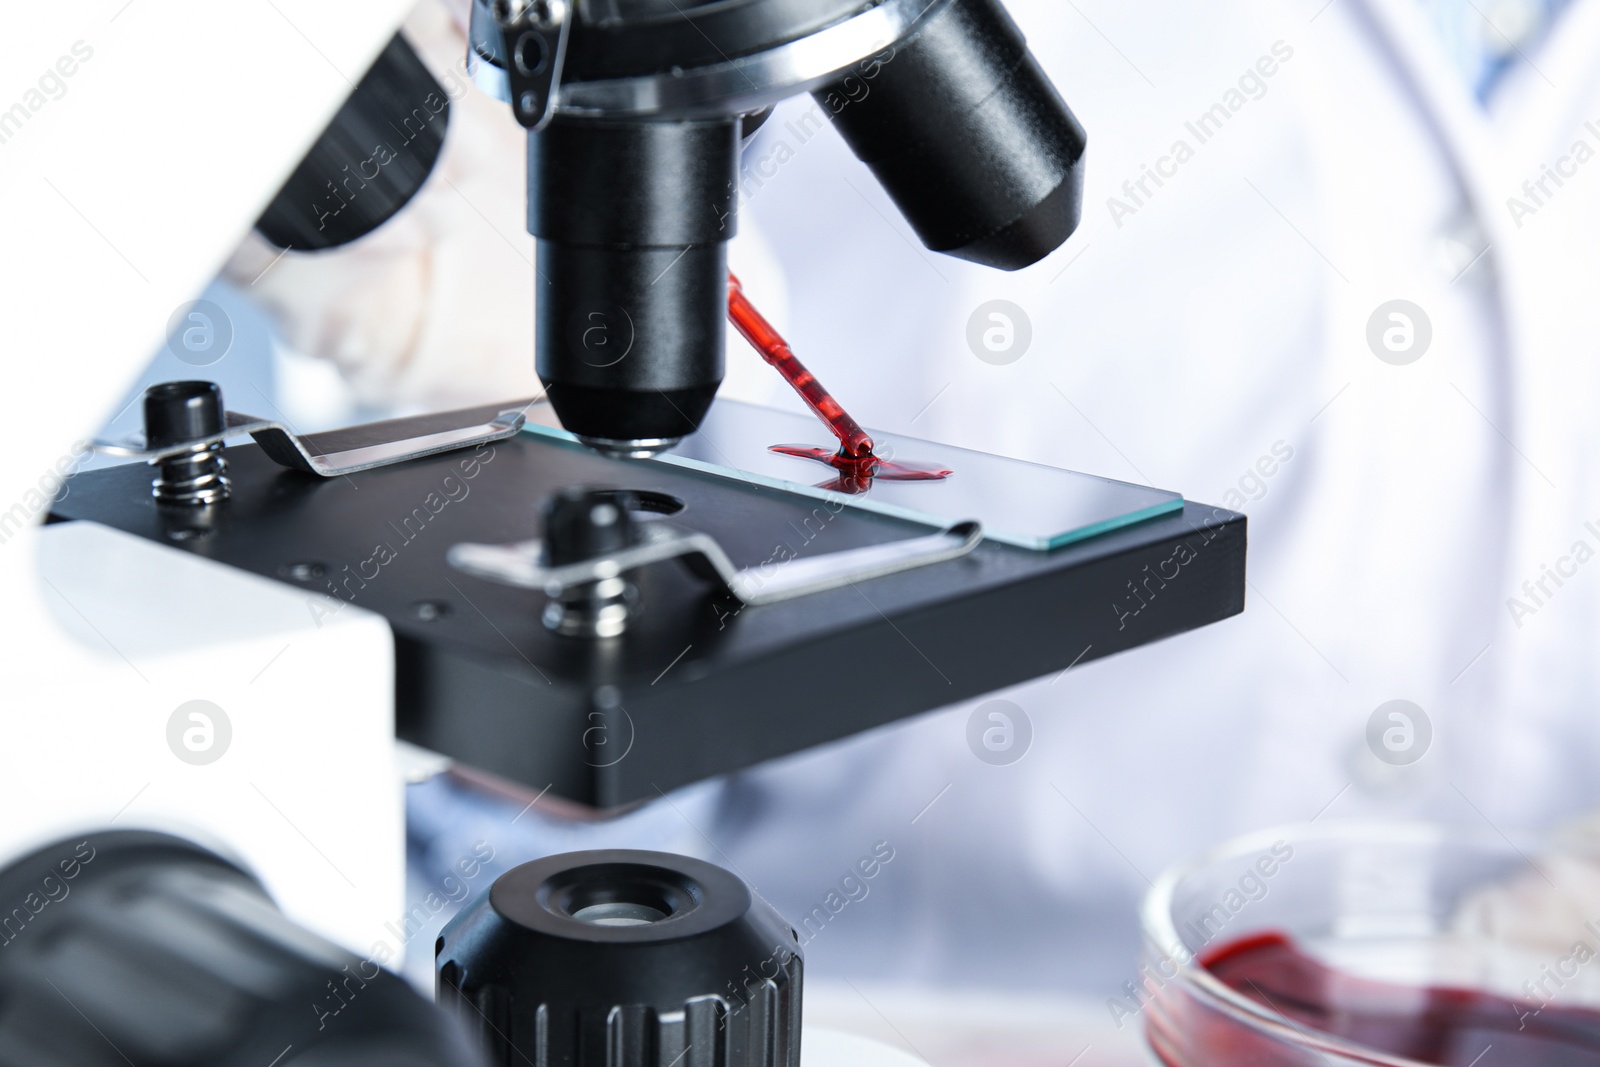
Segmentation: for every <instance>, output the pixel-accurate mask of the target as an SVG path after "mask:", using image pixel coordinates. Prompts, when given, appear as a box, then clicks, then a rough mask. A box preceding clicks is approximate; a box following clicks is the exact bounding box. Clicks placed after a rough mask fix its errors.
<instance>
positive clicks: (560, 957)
mask: <svg viewBox="0 0 1600 1067" xmlns="http://www.w3.org/2000/svg"><path fill="white" fill-rule="evenodd" d="M597 905H599V906H600V907H598V908H597V907H596V906H597ZM617 906H621V907H622V908H624V909H627V910H628V911H630V912H632V913H634V914H638V913H644V914H648V915H651V916H652V917H654V918H653V921H646V920H638V919H636V920H634V924H633V925H597V924H596V923H594V922H586V921H583V919H582V916H583V915H584V914H586V912H587V910H603V909H604V908H606V907H611V908H616V907H617ZM435 962H436V967H437V970H436V974H437V977H438V989H437V992H438V999H439V1003H440V1005H441V1006H443V1007H446V1008H455V1009H456V1011H457V1013H458V1016H459V1018H461V1019H462V1020H463V1021H464V1022H465V1023H466V1024H467V1025H469V1026H471V1027H473V1028H474V1029H476V1030H477V1031H478V1033H479V1036H480V1040H481V1041H482V1043H483V1045H484V1046H485V1048H486V1049H487V1051H488V1053H489V1056H490V1058H491V1059H492V1060H493V1062H495V1063H526V1064H528V1065H529V1067H664V1065H667V1064H671V1065H673V1067H799V1063H800V1018H801V988H802V981H803V963H802V960H801V951H800V943H799V938H798V937H797V936H796V934H795V931H794V930H793V928H792V927H790V925H789V923H788V922H786V921H785V920H784V919H783V918H782V917H781V916H780V915H779V914H778V913H777V912H776V911H775V910H773V908H772V906H771V905H769V904H767V903H766V902H765V901H763V900H761V899H760V898H759V897H757V896H756V895H755V894H754V893H752V892H751V891H750V889H749V887H747V886H746V885H745V884H744V882H743V881H741V880H740V879H739V878H737V877H736V876H734V875H733V874H730V873H729V872H727V871H725V870H723V869H722V868H720V867H716V866H713V865H712V864H709V863H704V862H701V861H699V860H693V859H687V858H685V857H682V856H672V855H667V854H665V853H660V852H636V851H625V850H610V851H600V852H576V853H569V854H567V855H562V856H551V857H548V858H546V859H541V860H536V861H534V862H533V863H527V864H523V865H522V866H520V867H516V868H513V869H512V870H510V871H507V872H506V873H505V874H503V875H501V876H500V877H499V878H498V879H497V880H496V881H495V883H494V885H493V886H492V887H491V888H490V890H489V892H488V893H486V894H484V895H483V896H480V897H479V898H478V899H477V900H476V901H475V902H473V904H471V905H470V906H469V907H467V908H466V909H464V910H463V911H462V912H461V913H460V914H458V915H457V916H456V917H455V918H454V919H452V920H451V921H450V923H449V924H448V925H447V926H446V927H445V929H444V933H443V935H442V936H441V937H440V938H439V942H438V946H437V951H436V953H435Z"/></svg>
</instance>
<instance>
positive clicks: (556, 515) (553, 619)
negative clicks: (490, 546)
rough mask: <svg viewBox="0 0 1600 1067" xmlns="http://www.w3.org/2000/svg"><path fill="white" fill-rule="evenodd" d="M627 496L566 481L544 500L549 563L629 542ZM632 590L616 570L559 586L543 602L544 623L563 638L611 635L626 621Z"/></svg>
mask: <svg viewBox="0 0 1600 1067" xmlns="http://www.w3.org/2000/svg"><path fill="white" fill-rule="evenodd" d="M635 506H636V504H635V502H634V498H633V495H632V494H630V493H626V492H614V491H611V490H604V489H588V488H584V487H582V486H570V487H568V488H566V489H563V490H561V491H560V492H558V493H556V494H555V495H553V496H552V497H551V498H550V499H549V500H547V501H546V502H545V504H544V508H543V512H544V556H545V563H546V564H547V565H549V566H561V565H563V564H567V563H575V562H578V561H581V560H588V559H594V558H596V557H598V556H603V555H606V554H607V553H611V552H616V551H619V550H621V549H623V548H626V547H628V546H629V545H631V544H633V543H634V540H635V538H636V533H635V527H634V523H633V516H632V514H631V513H630V512H631V509H632V508H633V507H635ZM636 599H637V593H636V591H635V590H634V588H633V584H632V583H631V582H629V581H628V579H627V577H626V576H624V575H622V574H612V575H608V576H606V577H604V578H602V579H600V580H599V581H596V582H591V583H588V584H586V585H581V586H575V587H573V588H570V589H566V590H562V591H560V592H558V593H555V594H553V595H552V596H551V599H550V602H549V603H548V604H547V605H545V610H544V624H545V626H547V627H549V628H550V629H551V630H554V631H555V632H556V633H559V634H565V635H567V636H569V637H616V636H618V635H619V634H621V633H622V632H623V631H624V630H626V629H627V626H628V618H629V616H630V615H631V614H632V613H633V605H634V601H635V600H636Z"/></svg>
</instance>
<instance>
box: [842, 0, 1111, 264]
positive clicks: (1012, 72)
mask: <svg viewBox="0 0 1600 1067" xmlns="http://www.w3.org/2000/svg"><path fill="white" fill-rule="evenodd" d="M863 90H865V91H863ZM815 95H816V97H817V99H818V101H819V102H820V103H821V104H822V105H823V110H824V111H825V112H826V113H827V114H828V115H829V116H830V117H831V118H832V119H833V124H834V126H835V127H837V128H838V130H839V132H840V133H841V134H842V135H843V136H844V138H845V140H846V141H847V142H849V144H850V147H851V148H852V149H853V150H854V151H855V153H856V155H857V156H858V157H859V158H860V159H861V160H862V161H863V162H865V163H866V164H867V165H868V166H869V167H871V168H872V172H873V174H874V175H876V177H877V179H878V181H879V182H880V183H881V184H882V185H883V187H884V190H885V191H886V192H888V194H889V195H890V196H891V197H892V198H893V199H894V202H895V204H896V205H897V206H898V207H899V208H900V210H901V212H902V213H903V214H904V215H905V217H906V220H907V221H908V222H910V223H911V226H912V228H913V229H915V230H916V231H917V235H918V236H919V237H920V238H922V242H923V244H925V245H927V246H928V248H930V249H932V250H933V251H935V252H943V253H945V254H946V255H951V256H956V257H958V258H960V259H966V260H971V261H972V262H975V263H982V264H984V265H986V266H990V267H998V268H1000V269H1002V270H1020V269H1021V268H1023V267H1026V266H1028V265H1030V264H1032V263H1035V262H1037V261H1038V260H1040V259H1042V258H1044V257H1045V256H1047V255H1049V254H1050V253H1051V252H1054V251H1055V250H1056V249H1057V248H1059V247H1060V246H1061V244H1062V242H1064V241H1066V239H1067V238H1068V237H1069V236H1070V235H1071V234H1072V231H1073V230H1075V229H1077V226H1078V221H1079V218H1080V216H1081V214H1082V207H1083V154H1084V147H1085V144H1086V135H1085V134H1084V130H1083V127H1082V126H1081V125H1079V123H1078V120H1077V119H1076V118H1074V117H1073V114H1072V112H1071V111H1070V110H1069V109H1068V107H1067V105H1066V102H1065V101H1064V100H1062V99H1061V95H1060V94H1059V93H1058V92H1057V91H1056V89H1055V86H1054V85H1052V84H1051V82H1050V79H1049V78H1048V77H1046V76H1045V73H1044V71H1043V70H1041V69H1040V68H1039V64H1038V61H1037V60H1035V59H1034V58H1033V55H1032V53H1031V52H1029V50H1028V45H1027V42H1026V41H1025V40H1024V39H1023V36H1022V32H1021V31H1020V30H1019V29H1018V28H1017V25H1016V23H1015V22H1013V21H1012V20H1011V16H1010V15H1009V14H1007V13H1006V10H1005V9H1004V8H1003V7H1002V6H1001V5H1000V4H999V3H998V0H950V2H949V3H948V4H946V5H945V6H944V7H943V8H941V9H939V10H938V11H937V12H935V13H934V14H933V15H931V16H929V17H928V18H926V19H925V20H924V21H923V23H922V24H921V25H920V27H919V29H918V30H917V32H916V33H915V34H913V35H912V36H911V37H910V38H909V39H907V40H905V41H901V42H899V43H897V44H895V45H894V46H893V47H892V48H890V49H888V50H887V51H886V52H885V53H884V54H883V55H882V56H880V57H877V58H875V59H874V60H873V61H872V63H871V64H870V66H869V67H868V68H866V69H865V70H862V71H854V72H852V73H851V74H850V75H849V76H848V77H847V79H846V80H845V81H843V82H841V83H839V84H835V85H831V86H827V87H825V88H823V89H819V90H818V91H817V92H816V94H815Z"/></svg>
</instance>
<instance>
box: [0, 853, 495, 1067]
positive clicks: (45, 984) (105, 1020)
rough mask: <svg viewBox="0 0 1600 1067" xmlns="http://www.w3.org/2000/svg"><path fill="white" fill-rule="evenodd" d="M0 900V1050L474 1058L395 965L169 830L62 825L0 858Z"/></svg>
mask: <svg viewBox="0 0 1600 1067" xmlns="http://www.w3.org/2000/svg"><path fill="white" fill-rule="evenodd" d="M0 903H3V906H4V907H5V908H6V909H7V911H5V912H4V914H0V941H3V944H0V1063H4V1064H8V1065H10V1064H18V1065H21V1064H27V1065H28V1067H193V1065H196V1064H207V1065H210V1067H265V1065H267V1064H275V1065H277V1067H332V1065H334V1064H338V1065H341V1067H481V1061H480V1060H479V1058H478V1057H477V1056H476V1055H475V1054H474V1053H473V1051H472V1050H471V1048H470V1047H469V1045H468V1043H467V1041H466V1040H465V1037H464V1035H462V1034H461V1033H460V1032H459V1030H458V1029H457V1027H455V1026H454V1025H453V1024H452V1023H451V1021H450V1020H449V1018H448V1016H446V1015H445V1014H443V1013H441V1012H438V1011H436V1010H435V1009H434V1008H432V1007H431V1006H429V1005H428V1004H426V1003H425V1002H423V1001H422V1000H421V999H420V998H419V997H418V996H417V995H416V994H415V993H413V992H412V991H411V989H410V988H409V987H408V986H406V984H405V983H404V982H402V981H401V980H400V979H399V978H397V977H395V976H394V975H392V974H390V973H388V972H387V971H384V970H382V969H381V968H380V967H379V966H378V965H377V964H376V963H375V962H374V961H372V960H362V959H358V958H357V957H355V956H353V955H351V954H350V953H348V952H345V951H343V950H342V949H339V948H337V947H336V946H334V945H332V944H331V943H329V942H327V941H324V940H323V939H322V938H320V937H318V936H316V935H314V934H312V933H310V932H308V931H306V930H303V929H301V928H299V927H297V926H295V925H294V924H293V923H291V922H290V921H289V920H288V919H287V918H285V917H284V916H283V915H282V914H281V913H280V912H279V911H278V910H277V908H276V907H274V906H273V904H272V901H271V900H270V899H268V897H267V895H266V893H265V892H264V891H263V890H262V889H261V887H260V885H259V884H257V883H256V882H255V880H254V879H252V878H251V877H249V876H248V875H246V874H245V873H244V872H243V871H241V870H240V869H239V868H237V867H235V866H234V865H232V864H231V863H229V862H227V861H226V860H224V859H222V858H220V857H218V856H216V855H215V854H213V853H211V852H208V851H206V850H204V849H202V848H199V847H198V846H195V845H192V844H190V843H188V842H186V841H182V840H180V839H178V838H175V837H168V836H166V835H163V834H154V833H145V832H130V831H108V832H103V833H91V834H87V835H84V836H81V837H74V838H69V839H67V840H64V841H61V842H59V843H57V844H55V845H51V846H48V847H45V848H42V849H40V850H38V851H36V852H34V853H32V854H31V855H29V856H27V857H26V858H24V859H22V860H19V861H17V862H15V863H12V864H10V865H9V866H7V867H6V868H5V869H4V870H3V871H0Z"/></svg>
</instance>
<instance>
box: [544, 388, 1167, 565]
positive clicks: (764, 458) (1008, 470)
mask: <svg viewBox="0 0 1600 1067" xmlns="http://www.w3.org/2000/svg"><path fill="white" fill-rule="evenodd" d="M527 414H528V424H527V431H528V432H529V433H533V434H538V435H540V436H544V437H548V438H553V439H556V440H561V441H568V442H573V443H576V442H577V438H575V437H573V436H572V435H571V434H569V433H567V432H566V431H565V430H562V429H561V428H560V423H559V421H558V420H557V419H556V416H555V412H554V411H552V410H551V408H550V406H549V404H548V403H544V402H541V403H538V404H535V405H533V406H532V407H531V408H529V409H528V412H527ZM872 438H873V440H874V441H875V442H877V446H878V447H877V455H878V456H879V457H880V458H882V459H884V460H892V461H898V462H901V463H906V464H913V465H916V466H936V467H943V468H947V469H949V470H950V471H952V472H953V473H952V474H951V475H950V476H949V477H948V478H944V479H942V480H932V481H895V480H889V479H887V478H882V477H879V478H869V477H852V476H849V475H843V474H841V472H840V471H838V470H835V469H833V468H832V467H830V466H828V465H827V464H825V463H820V462H817V461H815V460H813V459H806V458H801V457H798V456H790V455H780V454H777V453H774V452H773V451H771V448H772V446H774V445H802V446H818V447H822V448H825V449H826V450H827V451H828V452H830V453H831V452H832V450H833V448H834V446H835V445H836V442H835V441H833V440H832V438H831V437H830V435H829V434H828V431H827V429H826V428H825V427H823V426H822V425H821V424H819V423H818V421H817V419H816V418H815V417H814V416H812V415H802V414H796V413H791V412H787V411H778V410H775V409H772V408H764V407H758V406H756V405H753V404H744V403H740V402H738V401H733V400H718V401H717V402H716V403H714V404H713V405H712V407H711V411H710V413H709V414H708V415H707V416H706V418H705V421H704V422H703V423H702V424H701V427H700V431H699V432H698V433H695V434H692V435H690V436H689V437H686V438H684V439H683V441H682V442H681V443H679V444H678V445H677V446H676V447H674V448H672V449H670V450H669V451H667V452H663V453H662V454H660V455H658V456H656V457H654V458H653V459H648V460H640V461H638V462H645V463H666V464H670V465H672V466H676V467H683V468H687V469H689V470H694V471H700V472H703V473H706V474H711V475H715V476H717V477H722V478H731V479H735V480H738V481H742V482H747V483H749V484H752V485H759V486H765V487H767V488H771V489H781V490H785V491H788V492H793V493H799V494H801V495H802V496H808V497H812V498H815V499H818V500H824V501H828V502H831V503H833V504H834V506H835V507H837V502H838V501H840V500H842V501H843V502H844V503H845V504H846V505H848V506H850V507H856V508H860V509H862V510H863V511H870V512H876V513H878V514H881V515H890V516H893V517H895V518H899V519H909V520H911V521H913V522H919V523H926V524H928V525H930V526H936V527H939V528H943V527H946V526H950V525H952V524H954V523H957V522H963V521H967V520H976V521H978V522H981V523H982V524H983V528H984V534H985V536H986V537H988V538H989V539H990V540H993V541H1001V542H1004V543H1006V544H1011V545H1016V546H1018V547H1020V548H1029V549H1035V550H1040V551H1043V550H1048V549H1052V548H1059V547H1061V546H1062V545H1070V544H1073V543H1074V542H1077V541H1082V540H1085V539H1086V538H1090V537H1094V536H1095V535H1097V534H1102V533H1106V532H1109V531H1111V530H1117V529H1121V528H1122V527H1124V526H1129V525H1131V524H1133V523H1136V522H1143V521H1144V520H1146V519H1152V518H1155V517H1157V516H1159V515H1166V514H1169V513H1171V512H1175V511H1180V510H1182V508H1183V497H1182V496H1180V495H1179V494H1177V493H1172V492H1167V491H1165V490H1161V489H1150V488H1147V487H1145V486H1141V485H1133V484H1130V483H1128V482H1119V481H1116V480H1114V479H1111V478H1100V477H1096V476H1094V475H1090V474H1079V473H1076V472H1074V471H1066V470H1060V469H1058V468H1056V467H1046V466H1043V465H1041V464H1037V463H1028V462H1026V461H1024V460H1018V459H1008V458H1006V457H1004V456H991V455H988V454H987V453H983V452H974V451H971V450H969V449H965V448H956V447H954V446H951V445H941V444H936V443H934V442H932V441H921V440H918V439H916V438H914V437H901V436H898V435H895V434H885V433H879V432H877V431H873V432H872Z"/></svg>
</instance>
